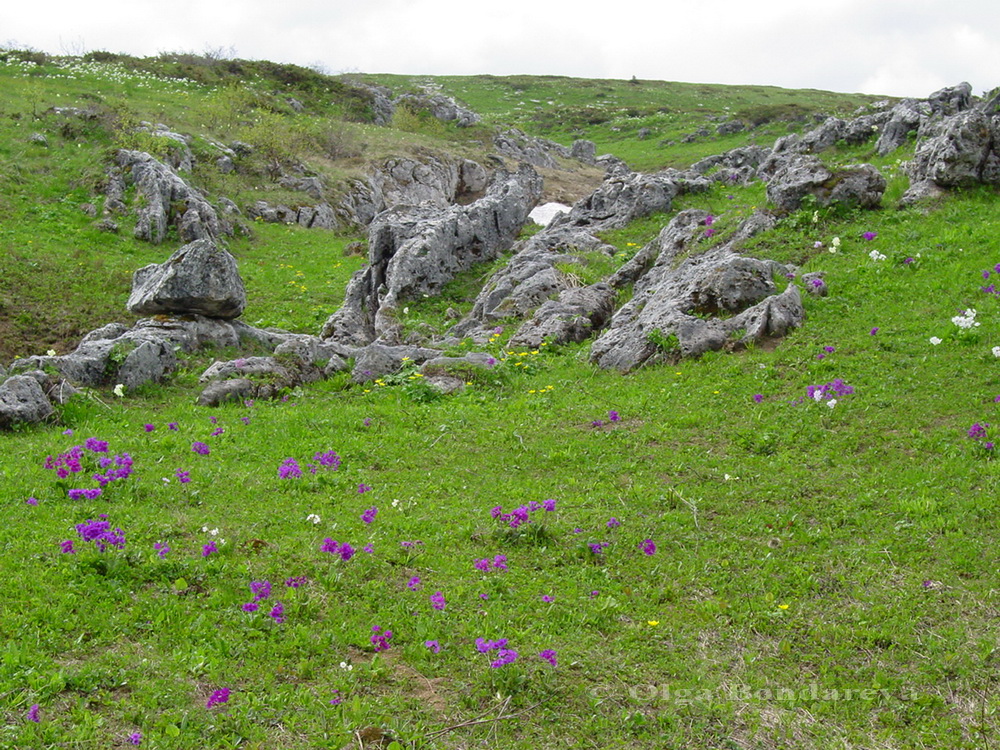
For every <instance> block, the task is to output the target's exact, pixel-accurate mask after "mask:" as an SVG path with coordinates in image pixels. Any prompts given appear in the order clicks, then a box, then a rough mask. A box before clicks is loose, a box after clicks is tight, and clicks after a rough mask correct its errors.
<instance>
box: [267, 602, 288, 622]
mask: <svg viewBox="0 0 1000 750" xmlns="http://www.w3.org/2000/svg"><path fill="white" fill-rule="evenodd" d="M267 616H268V617H270V618H271V619H272V620H274V621H275V622H276V623H278V625H280V624H281V623H283V622H284V621H285V605H284V604H282V603H281V602H275V603H274V606H273V607H272V608H271V611H270V612H268V613H267Z"/></svg>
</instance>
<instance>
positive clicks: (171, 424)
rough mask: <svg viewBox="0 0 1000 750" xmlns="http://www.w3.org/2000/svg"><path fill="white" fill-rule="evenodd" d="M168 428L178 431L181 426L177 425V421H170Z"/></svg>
mask: <svg viewBox="0 0 1000 750" xmlns="http://www.w3.org/2000/svg"><path fill="white" fill-rule="evenodd" d="M167 429H168V430H173V431H174V432H177V431H178V430H179V429H180V427H178V426H177V423H176V422H170V423H169V424H168V425H167Z"/></svg>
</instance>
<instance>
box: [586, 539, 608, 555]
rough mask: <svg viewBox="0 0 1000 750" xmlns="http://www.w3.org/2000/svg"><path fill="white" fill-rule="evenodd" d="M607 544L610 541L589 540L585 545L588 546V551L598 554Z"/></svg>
mask: <svg viewBox="0 0 1000 750" xmlns="http://www.w3.org/2000/svg"><path fill="white" fill-rule="evenodd" d="M609 544H610V542H590V543H589V544H588V545H587V546H588V547H590V551H591V552H593V553H594V554H595V555H600V554H601V553H603V552H604V548H605V547H607V546H608V545H609Z"/></svg>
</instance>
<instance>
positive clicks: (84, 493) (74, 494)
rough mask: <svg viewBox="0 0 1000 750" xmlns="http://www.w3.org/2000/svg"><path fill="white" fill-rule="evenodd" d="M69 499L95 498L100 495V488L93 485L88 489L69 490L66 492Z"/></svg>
mask: <svg viewBox="0 0 1000 750" xmlns="http://www.w3.org/2000/svg"><path fill="white" fill-rule="evenodd" d="M67 494H68V495H69V499H70V500H83V499H87V500H96V499H97V498H99V497H100V496H101V488H100V487H94V488H93V489H89V490H69V491H68V492H67Z"/></svg>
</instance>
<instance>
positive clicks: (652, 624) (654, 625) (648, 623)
mask: <svg viewBox="0 0 1000 750" xmlns="http://www.w3.org/2000/svg"><path fill="white" fill-rule="evenodd" d="M646 624H647V625H649V626H651V627H654V628H655V627H656V626H657V625H659V624H660V621H659V620H646Z"/></svg>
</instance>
